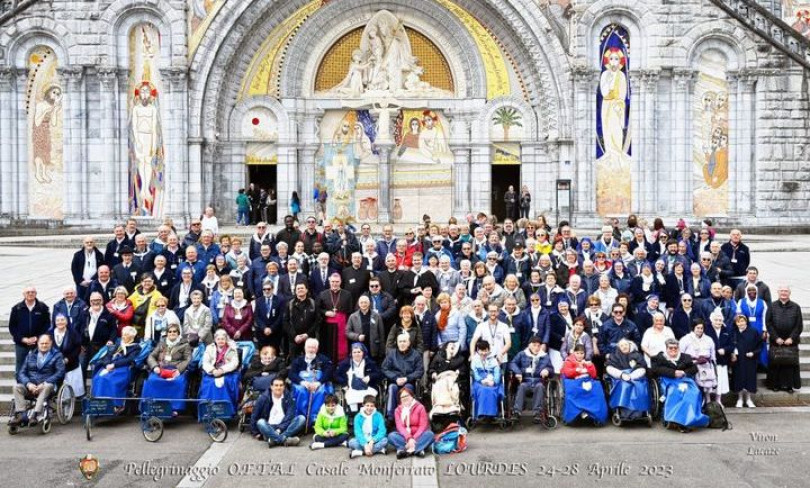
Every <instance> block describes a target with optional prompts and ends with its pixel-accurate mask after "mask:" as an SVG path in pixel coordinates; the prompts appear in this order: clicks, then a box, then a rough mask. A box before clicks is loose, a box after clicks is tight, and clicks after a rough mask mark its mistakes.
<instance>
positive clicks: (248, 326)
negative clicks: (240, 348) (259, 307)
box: [220, 304, 253, 341]
mask: <svg viewBox="0 0 810 488" xmlns="http://www.w3.org/2000/svg"><path fill="white" fill-rule="evenodd" d="M235 315H236V310H234V308H233V307H232V306H231V305H230V304H229V305H226V306H225V313H223V314H222V322H221V323H220V325H221V326H222V328H223V329H225V332H227V333H228V336H229V337H230V338H231V339H234V340H239V341H250V340H252V339H253V309H252V308H250V304H247V305H246V306H244V307H242V318H241V319H239V320H236V318H235ZM236 331H240V332H241V333H242V335H241V336H240V337H239V339H236V338H235V337H234V334H236Z"/></svg>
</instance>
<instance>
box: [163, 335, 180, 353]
mask: <svg viewBox="0 0 810 488" xmlns="http://www.w3.org/2000/svg"><path fill="white" fill-rule="evenodd" d="M178 344H180V334H177V339H175V340H173V341H172V340H170V339H169V336H166V348H167V349H173V348H174V346H176V345H178Z"/></svg>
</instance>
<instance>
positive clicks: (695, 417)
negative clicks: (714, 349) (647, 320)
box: [651, 338, 709, 433]
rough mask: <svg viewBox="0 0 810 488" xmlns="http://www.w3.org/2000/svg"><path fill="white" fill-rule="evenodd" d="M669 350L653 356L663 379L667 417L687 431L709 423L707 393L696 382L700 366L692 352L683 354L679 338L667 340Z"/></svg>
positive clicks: (654, 369) (656, 374)
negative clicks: (703, 392) (693, 357)
mask: <svg viewBox="0 0 810 488" xmlns="http://www.w3.org/2000/svg"><path fill="white" fill-rule="evenodd" d="M664 346H665V349H664V350H663V351H661V352H659V353H658V354H656V355H655V356H653V358H652V360H651V363H652V367H651V370H652V374H653V376H654V377H657V378H658V379H659V381H660V385H661V391H662V396H663V397H664V398H665V401H664V408H663V415H662V417H663V420H664V422H666V423H667V424H668V425H669V426H670V427H672V428H677V429H678V430H680V431H681V432H683V433H686V432H689V431H691V430H692V429H693V428H696V427H705V426H707V425H708V424H709V417H708V416H706V415H705V414H703V413H702V411H701V407H702V404H703V395H702V394H701V392H700V388H699V387H698V385H697V383H695V381H694V377H695V375H696V374H697V371H698V368H697V365H696V364H695V363H694V361H693V360H692V356H690V355H689V354H683V353H682V352H681V350H680V345H679V344H678V341H677V340H676V339H674V338H673V339H667V341H666V342H665V345H664Z"/></svg>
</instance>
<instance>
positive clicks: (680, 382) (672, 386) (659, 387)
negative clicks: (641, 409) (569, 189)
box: [650, 377, 709, 431]
mask: <svg viewBox="0 0 810 488" xmlns="http://www.w3.org/2000/svg"><path fill="white" fill-rule="evenodd" d="M695 395H697V396H698V397H699V398H697V397H696V396H695ZM650 397H651V398H653V399H654V401H652V403H651V405H650V409H651V412H650V413H651V415H652V417H653V418H656V419H659V418H660V419H661V422H662V424H663V425H664V428H666V429H669V428H672V427H679V428H680V429H681V430H682V431H687V430H689V429H692V428H695V427H705V426H706V425H708V421H709V418H708V416H706V415H705V414H704V413H703V411H702V406H703V405H704V404H705V401H706V398H705V392H704V391H703V389H702V388H701V387H700V386H698V384H697V382H696V381H695V379H694V378H691V377H683V378H680V379H674V378H666V377H658V378H653V379H651V380H650ZM672 398H675V401H677V402H681V404H683V403H686V405H688V404H689V403H690V402H691V403H693V405H692V406H693V407H694V409H693V411H692V412H689V411H688V408H677V409H673V410H672V411H669V409H668V408H667V405H668V403H667V402H669V401H670V400H671V399H672ZM690 415H691V417H690ZM676 420H680V421H681V422H678V421H676Z"/></svg>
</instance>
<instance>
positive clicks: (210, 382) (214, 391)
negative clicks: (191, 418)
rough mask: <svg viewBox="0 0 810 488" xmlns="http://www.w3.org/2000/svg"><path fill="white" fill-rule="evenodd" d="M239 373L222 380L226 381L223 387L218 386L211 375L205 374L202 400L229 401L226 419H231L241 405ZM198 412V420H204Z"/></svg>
mask: <svg viewBox="0 0 810 488" xmlns="http://www.w3.org/2000/svg"><path fill="white" fill-rule="evenodd" d="M240 377H241V375H240V374H239V372H236V371H235V372H233V373H228V374H226V375H225V376H222V378H223V379H224V380H225V382H224V384H223V385H222V386H217V385H216V382H215V378H214V377H213V376H211V375H210V374H205V373H203V375H202V383H201V384H200V396H199V398H200V400H227V401H228V404H227V408H226V410H225V414H224V417H226V418H230V417H233V416H234V415H235V414H236V406H237V405H238V404H239V379H240ZM201 411H202V409H199V411H198V415H197V417H198V420H202V416H201V415H200V414H199V413H200V412H201Z"/></svg>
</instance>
